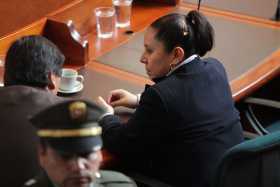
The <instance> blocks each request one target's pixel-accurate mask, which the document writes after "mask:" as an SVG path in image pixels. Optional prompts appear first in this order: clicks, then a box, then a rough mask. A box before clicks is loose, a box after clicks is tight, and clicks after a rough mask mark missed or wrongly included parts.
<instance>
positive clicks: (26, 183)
mask: <svg viewBox="0 0 280 187" xmlns="http://www.w3.org/2000/svg"><path fill="white" fill-rule="evenodd" d="M36 183H37V181H36V180H35V179H29V180H28V181H26V182H25V183H24V185H25V186H32V185H33V184H36Z"/></svg>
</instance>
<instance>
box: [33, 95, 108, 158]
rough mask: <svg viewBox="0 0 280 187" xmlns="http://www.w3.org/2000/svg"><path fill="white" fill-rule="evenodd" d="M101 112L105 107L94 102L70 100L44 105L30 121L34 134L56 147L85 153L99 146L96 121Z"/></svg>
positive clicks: (100, 142)
mask: <svg viewBox="0 0 280 187" xmlns="http://www.w3.org/2000/svg"><path fill="white" fill-rule="evenodd" d="M103 114H104V110H103V109H102V108H101V107H99V106H98V105H96V104H95V103H92V102H89V101H85V100H69V101H64V102H61V103H59V104H56V105H54V106H51V107H49V108H46V109H45V110H43V111H41V112H39V113H38V114H36V115H34V116H33V117H32V118H31V119H30V121H31V123H32V124H33V125H34V126H35V127H36V128H37V135H38V136H39V137H40V138H41V139H44V140H46V141H47V143H48V144H49V145H50V146H51V147H52V148H54V149H55V150H58V151H62V152H67V153H88V152H94V151H97V150H99V149H101V147H102V140H101V131H102V128H101V127H100V126H99V124H98V120H99V118H100V117H101V116H102V115H103Z"/></svg>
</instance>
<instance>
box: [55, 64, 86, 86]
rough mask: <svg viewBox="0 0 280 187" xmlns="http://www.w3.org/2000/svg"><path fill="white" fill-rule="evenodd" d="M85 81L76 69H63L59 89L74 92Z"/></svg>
mask: <svg viewBox="0 0 280 187" xmlns="http://www.w3.org/2000/svg"><path fill="white" fill-rule="evenodd" d="M83 81H84V77H83V76H82V75H79V74H78V72H77V71H76V70H74V69H70V68H63V69H62V74H61V80H60V85H59V89H61V90H66V91H69V90H74V89H75V88H77V87H78V86H80V85H81V84H82V83H83Z"/></svg>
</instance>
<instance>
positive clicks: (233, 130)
mask: <svg viewBox="0 0 280 187" xmlns="http://www.w3.org/2000/svg"><path fill="white" fill-rule="evenodd" d="M213 43H214V32H213V28H212V26H211V25H210V23H209V22H208V21H207V19H206V18H205V17H204V16H203V15H202V14H201V13H199V12H197V11H191V12H189V13H188V14H187V15H181V14H169V15H167V16H164V17H161V18H159V19H158V20H156V21H155V22H154V23H152V24H151V26H150V27H149V28H148V29H147V31H146V33H145V38H144V46H145V51H144V53H143V55H142V57H141V62H142V63H143V64H144V65H145V68H146V71H147V74H148V75H149V77H150V79H152V80H153V81H154V82H155V84H154V85H152V86H146V88H145V91H144V92H143V93H142V94H141V97H139V96H137V95H134V94H132V93H129V92H128V91H125V90H121V89H120V90H113V91H112V92H111V95H110V97H109V99H108V103H106V102H105V101H104V100H103V99H102V98H101V97H99V103H100V104H101V105H103V106H104V107H105V108H106V109H107V111H108V113H107V115H104V117H103V118H102V119H101V120H100V124H101V125H102V127H103V139H104V144H105V148H107V149H108V150H109V151H110V152H112V153H114V154H117V155H118V156H119V158H121V159H122V161H123V163H126V164H127V166H128V167H130V168H131V169H133V170H136V171H140V172H142V173H144V174H146V175H149V176H152V177H155V178H157V179H160V180H161V181H164V182H166V183H168V184H171V185H172V186H180V187H182V186H188V187H207V186H209V185H210V180H211V175H212V174H213V173H214V171H215V167H216V165H217V161H218V159H219V158H220V157H221V155H222V154H223V153H224V152H225V151H226V150H227V149H229V148H230V147H232V146H233V145H236V144H238V143H240V142H241V141H242V140H243V136H242V129H241V125H240V121H239V113H238V111H237V110H236V109H235V107H234V103H233V100H232V94H231V90H230V87H229V83H228V80H227V75H226V72H225V69H224V67H223V65H222V64H221V63H220V62H219V61H218V60H216V59H214V58H207V59H202V58H201V57H202V56H204V55H205V54H206V52H207V51H209V50H211V49H212V46H213ZM115 106H126V107H130V108H136V111H135V113H134V114H133V116H132V117H131V119H130V120H129V121H128V122H127V123H126V124H122V123H121V122H120V120H119V118H118V117H117V116H115V115H113V113H114V110H113V107H115Z"/></svg>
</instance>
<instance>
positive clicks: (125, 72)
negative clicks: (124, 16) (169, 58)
mask: <svg viewBox="0 0 280 187" xmlns="http://www.w3.org/2000/svg"><path fill="white" fill-rule="evenodd" d="M11 1H13V2H11ZM21 2H23V1H19V0H10V1H9V3H8V2H7V1H5V3H4V2H1V3H0V7H1V8H0V20H1V23H5V24H4V27H3V25H2V26H1V28H0V59H2V60H3V59H4V56H5V53H6V51H7V49H8V47H9V45H10V43H11V42H12V41H14V40H15V39H17V38H19V37H21V36H23V35H29V34H42V35H45V34H46V30H47V31H48V28H47V27H48V26H49V24H50V23H63V24H64V23H66V22H67V21H68V20H69V19H71V20H73V21H74V23H75V25H76V27H77V30H78V31H79V32H80V33H81V34H82V37H83V38H84V39H87V40H88V41H89V45H88V60H87V61H86V63H85V65H82V64H83V63H81V64H80V65H79V64H75V65H73V64H71V63H68V64H66V66H67V67H72V68H76V69H79V71H80V72H81V73H82V74H83V75H84V76H85V83H84V86H85V87H84V90H83V91H82V92H81V93H79V94H74V95H72V96H74V97H85V98H88V99H95V98H96V97H97V96H99V95H101V96H103V97H106V96H107V94H108V92H109V91H110V90H112V89H115V88H124V89H128V90H131V91H132V92H135V93H138V92H141V91H142V90H143V88H144V85H145V84H152V82H151V81H150V80H149V79H148V78H147V76H146V75H145V73H144V70H143V67H142V65H141V64H140V63H139V57H140V55H141V53H142V50H143V47H142V45H143V32H144V31H145V28H146V27H147V26H148V25H149V24H150V23H151V22H152V21H153V20H155V19H156V18H158V17H160V16H163V15H165V14H168V13H170V12H181V13H186V12H188V11H189V10H191V9H195V8H196V5H193V4H190V3H186V2H181V3H179V4H178V5H177V6H170V5H166V4H155V3H147V2H134V4H133V9H132V20H131V28H129V29H130V30H132V31H134V34H125V31H126V29H118V30H117V32H116V33H115V34H114V37H113V38H111V39H98V38H97V36H96V29H95V17H94V15H93V13H92V12H93V10H94V8H96V7H98V6H111V5H112V3H111V0H83V1H82V0H63V1H59V3H58V1H55V0H48V1H47V4H48V6H47V7H46V6H44V5H45V3H44V2H46V0H44V1H43V0H41V1H39V0H38V1H37V0H36V3H37V4H36V6H35V7H36V8H34V6H32V3H34V2H35V0H25V1H24V3H25V4H28V5H30V6H29V7H28V6H27V8H28V9H29V11H30V10H31V11H32V13H30V12H29V11H28V9H27V10H26V9H22V8H21V7H20V6H18V8H17V9H15V7H13V8H11V7H10V6H11V4H13V3H14V4H13V5H15V4H21ZM1 10H6V11H4V12H3V11H1ZM7 10H11V12H7ZM15 11H17V12H16V13H17V14H15ZM201 11H202V12H203V13H204V14H205V15H206V16H207V17H208V18H209V20H210V22H211V23H212V24H213V26H214V28H215V30H216V44H215V48H214V50H213V51H212V52H211V53H209V54H208V55H209V56H214V57H217V58H218V59H220V60H221V61H222V63H224V65H225V67H226V70H227V72H228V75H229V80H230V84H231V89H232V93H233V97H234V99H235V100H236V101H239V100H241V99H242V98H244V97H246V96H248V95H250V94H252V93H253V92H254V91H255V90H256V89H258V88H260V87H261V86H263V85H264V84H266V83H267V82H269V81H270V80H271V79H273V78H274V77H276V76H278V75H279V73H280V50H279V47H280V24H279V23H277V22H274V21H271V20H268V19H263V18H258V17H252V16H248V15H241V14H237V13H234V12H226V11H223V10H218V9H213V8H211V7H204V6H203V7H202V8H201ZM23 16H27V18H28V19H27V18H25V17H23ZM6 19H8V20H9V22H7V21H6ZM11 23H13V24H11ZM47 34H48V33H47ZM58 45H59V44H58ZM127 55H129V56H127ZM0 75H1V77H2V75H3V72H1V71H0ZM110 158H111V157H110V155H105V161H107V160H110Z"/></svg>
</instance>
